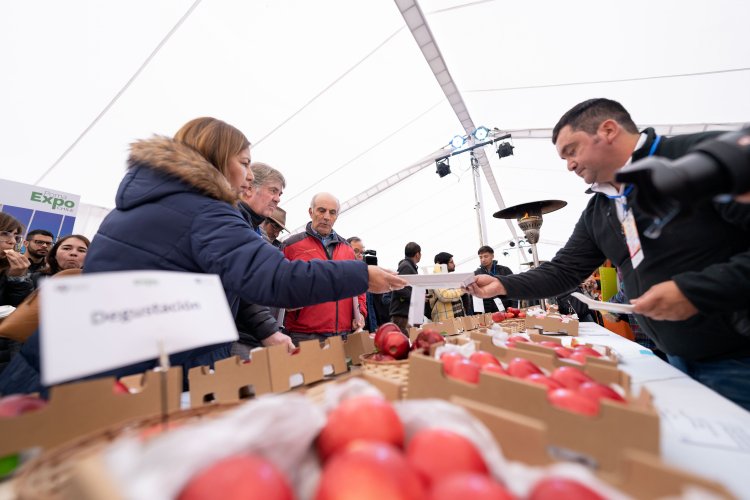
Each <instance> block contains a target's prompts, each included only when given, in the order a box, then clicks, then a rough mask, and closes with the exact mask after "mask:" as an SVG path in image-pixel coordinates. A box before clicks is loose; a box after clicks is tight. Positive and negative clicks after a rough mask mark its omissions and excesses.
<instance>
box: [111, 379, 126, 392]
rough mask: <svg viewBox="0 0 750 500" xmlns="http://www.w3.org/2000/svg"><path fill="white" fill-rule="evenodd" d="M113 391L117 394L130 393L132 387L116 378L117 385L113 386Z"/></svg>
mask: <svg viewBox="0 0 750 500" xmlns="http://www.w3.org/2000/svg"><path fill="white" fill-rule="evenodd" d="M112 392H114V393H115V394H130V388H129V387H128V386H127V385H125V384H123V383H122V382H120V381H119V380H115V385H114V386H112Z"/></svg>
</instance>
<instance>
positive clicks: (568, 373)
mask: <svg viewBox="0 0 750 500" xmlns="http://www.w3.org/2000/svg"><path fill="white" fill-rule="evenodd" d="M440 361H441V362H442V363H443V371H444V372H445V374H446V376H448V377H450V378H454V379H458V380H462V381H464V382H468V383H470V384H477V383H479V373H480V372H488V373H495V374H498V375H502V376H506V377H513V378H518V379H521V380H525V381H526V382H531V383H534V384H540V385H543V386H545V387H546V388H547V399H548V400H549V402H550V403H551V404H552V405H553V406H556V407H558V408H563V409H565V410H568V411H572V412H574V413H579V414H581V415H588V416H593V415H597V414H598V413H599V401H600V400H601V399H609V400H611V401H615V402H618V403H626V400H625V398H623V397H622V396H621V395H620V394H619V393H618V392H617V391H615V390H614V389H612V388H611V387H610V386H608V385H605V384H601V383H599V382H597V381H595V380H594V379H592V378H591V377H590V376H588V375H587V374H586V373H584V372H583V371H581V370H579V369H578V368H576V367H574V366H561V367H559V368H556V369H555V370H554V371H553V372H552V373H551V374H549V375H547V374H546V373H545V372H544V371H543V370H542V369H541V368H539V367H538V366H537V365H536V364H535V363H533V362H532V361H529V360H528V359H525V358H513V359H512V360H510V361H509V362H508V363H507V365H506V366H503V364H502V363H501V362H500V361H499V360H498V359H497V358H496V357H495V356H493V355H492V353H489V352H487V351H476V352H474V353H472V354H471V355H470V356H469V357H468V358H466V357H464V356H463V355H462V354H461V353H459V352H456V351H451V352H445V353H443V354H442V355H441V356H440Z"/></svg>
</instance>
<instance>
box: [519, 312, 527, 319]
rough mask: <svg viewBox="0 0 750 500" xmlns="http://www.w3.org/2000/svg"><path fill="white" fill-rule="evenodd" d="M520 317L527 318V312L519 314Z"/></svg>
mask: <svg viewBox="0 0 750 500" xmlns="http://www.w3.org/2000/svg"><path fill="white" fill-rule="evenodd" d="M518 317H519V318H525V317H526V311H521V312H520V313H518Z"/></svg>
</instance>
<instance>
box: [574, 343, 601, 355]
mask: <svg viewBox="0 0 750 500" xmlns="http://www.w3.org/2000/svg"><path fill="white" fill-rule="evenodd" d="M573 350H574V351H575V352H581V353H583V354H585V355H586V356H592V357H594V358H601V357H602V355H601V353H600V352H599V351H597V350H596V349H594V348H592V347H589V346H587V345H579V346H577V347H574V348H573Z"/></svg>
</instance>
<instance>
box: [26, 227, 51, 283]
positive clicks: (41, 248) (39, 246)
mask: <svg viewBox="0 0 750 500" xmlns="http://www.w3.org/2000/svg"><path fill="white" fill-rule="evenodd" d="M54 244H55V238H54V235H53V234H52V233H50V232H49V231H47V230H46V229H34V230H32V231H29V233H28V234H27V235H26V241H24V242H23V246H24V247H25V248H26V257H28V258H29V261H30V262H31V265H30V266H29V272H30V273H35V272H37V271H41V270H43V268H44V267H45V266H46V265H47V261H46V257H47V254H49V250H50V248H52V245H54Z"/></svg>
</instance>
